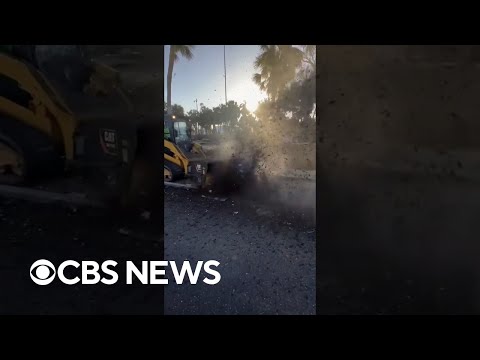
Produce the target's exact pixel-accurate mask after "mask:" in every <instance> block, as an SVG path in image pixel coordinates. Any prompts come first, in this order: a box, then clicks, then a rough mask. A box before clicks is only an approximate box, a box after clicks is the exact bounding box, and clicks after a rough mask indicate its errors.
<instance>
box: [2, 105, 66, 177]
mask: <svg viewBox="0 0 480 360" xmlns="http://www.w3.org/2000/svg"><path fill="white" fill-rule="evenodd" d="M0 142H3V143H5V144H7V145H8V146H9V147H11V148H12V149H14V150H15V151H18V152H19V153H20V154H21V155H22V156H23V160H24V166H25V168H24V171H25V179H24V180H25V181H26V182H32V181H35V180H38V179H40V178H44V177H50V176H52V175H54V174H57V173H60V172H62V171H63V169H64V161H63V160H62V158H61V155H60V154H59V153H58V151H57V150H56V148H55V145H54V143H53V142H52V140H51V139H50V138H49V137H48V136H47V135H45V134H44V133H42V132H41V131H39V130H37V129H34V128H32V127H30V126H28V125H25V124H23V123H22V122H20V121H17V120H14V119H11V118H8V117H5V116H2V115H0Z"/></svg>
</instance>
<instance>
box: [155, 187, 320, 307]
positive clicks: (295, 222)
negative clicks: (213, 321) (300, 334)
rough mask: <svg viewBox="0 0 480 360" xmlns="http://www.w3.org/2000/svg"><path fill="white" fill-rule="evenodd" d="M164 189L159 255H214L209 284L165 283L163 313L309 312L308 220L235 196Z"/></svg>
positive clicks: (311, 260)
mask: <svg viewBox="0 0 480 360" xmlns="http://www.w3.org/2000/svg"><path fill="white" fill-rule="evenodd" d="M204 196H205V197H202V195H201V194H199V193H197V192H193V191H187V190H184V189H173V188H166V189H165V214H164V219H165V258H166V259H168V260H175V261H179V262H180V261H184V260H190V261H193V262H196V261H199V260H203V261H206V260H212V259H213V260H217V261H219V262H220V266H219V268H218V269H219V272H220V273H221V276H222V279H221V281H220V283H218V284H217V285H206V284H204V283H199V284H197V285H186V284H184V285H177V284H169V285H167V286H166V289H165V314H189V315H191V314H242V315H251V314H315V255H316V254H315V225H314V224H313V223H312V222H311V221H309V220H308V217H307V218H305V216H302V215H301V214H298V213H296V212H295V211H288V210H286V209H285V208H284V209H282V207H281V206H272V205H266V204H264V203H262V202H260V201H259V200H255V199H247V198H245V197H242V196H241V195H236V196H235V195H233V196H229V198H228V199H227V200H225V201H220V200H215V199H214V197H215V195H211V194H208V193H207V194H206V195H204Z"/></svg>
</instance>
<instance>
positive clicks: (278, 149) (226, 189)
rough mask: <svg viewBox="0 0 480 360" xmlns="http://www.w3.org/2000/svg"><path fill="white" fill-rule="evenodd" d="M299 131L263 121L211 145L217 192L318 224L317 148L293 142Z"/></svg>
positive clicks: (313, 145)
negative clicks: (267, 205)
mask: <svg viewBox="0 0 480 360" xmlns="http://www.w3.org/2000/svg"><path fill="white" fill-rule="evenodd" d="M314 129H315V128H314V127H312V129H311V131H315V130H314ZM294 131H295V130H292V129H291V128H290V127H289V126H286V125H285V123H282V122H280V121H279V122H269V123H262V122H259V124H258V126H257V127H256V128H255V129H251V128H250V129H241V130H239V131H237V132H235V133H233V134H229V135H227V136H223V137H222V138H221V139H220V140H219V143H218V144H216V145H213V146H210V147H209V146H206V147H205V149H206V150H207V152H208V154H209V157H210V158H211V159H212V163H213V166H212V167H211V169H210V170H211V173H212V176H213V178H214V179H215V191H216V192H217V193H223V194H232V193H236V194H241V196H244V197H248V198H252V199H255V200H256V201H261V202H264V203H268V204H271V205H272V206H276V207H277V208H278V207H281V208H282V209H284V210H285V211H294V212H299V213H302V214H304V215H305V216H306V217H307V218H308V219H309V220H310V221H313V222H315V214H316V212H315V209H316V206H315V202H316V200H315V199H316V197H315V172H316V163H315V143H308V142H305V143H300V142H294V141H292V138H293V136H292V133H293V132H294Z"/></svg>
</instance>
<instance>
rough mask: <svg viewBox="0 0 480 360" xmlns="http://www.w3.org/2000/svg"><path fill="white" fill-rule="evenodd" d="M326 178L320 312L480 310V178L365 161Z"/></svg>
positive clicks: (321, 191) (321, 190) (322, 178)
mask: <svg viewBox="0 0 480 360" xmlns="http://www.w3.org/2000/svg"><path fill="white" fill-rule="evenodd" d="M318 179H319V183H318V186H317V194H318V197H319V199H321V201H319V206H317V214H318V223H317V229H318V242H317V248H318V258H317V306H318V313H319V314H478V313H480V307H479V304H480V302H479V296H480V291H479V290H480V286H479V285H480V267H479V266H478V258H479V256H480V245H479V242H478V234H480V222H479V221H478V214H479V213H480V192H479V191H478V187H479V183H478V182H476V181H468V180H465V179H458V178H455V177H454V176H442V177H440V176H432V175H431V174H430V175H429V174H424V175H420V174H414V173H410V174H408V173H393V172H386V171H381V170H378V169H377V170H367V169H358V168H357V169H354V168H344V169H337V170H331V169H330V170H329V171H328V172H324V173H320V174H319V176H318Z"/></svg>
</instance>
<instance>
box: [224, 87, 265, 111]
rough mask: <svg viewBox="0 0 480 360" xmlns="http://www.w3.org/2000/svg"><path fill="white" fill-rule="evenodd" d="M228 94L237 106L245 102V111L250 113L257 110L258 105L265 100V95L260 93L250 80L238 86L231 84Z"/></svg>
mask: <svg viewBox="0 0 480 360" xmlns="http://www.w3.org/2000/svg"><path fill="white" fill-rule="evenodd" d="M230 94H231V95H230V96H231V99H232V100H235V101H236V102H237V103H238V104H241V103H243V102H244V101H246V103H247V109H248V110H250V112H254V111H255V110H257V107H258V104H259V103H260V102H261V101H262V100H264V99H265V98H266V95H265V94H264V93H262V92H261V91H260V89H259V88H258V86H257V85H256V84H255V83H254V82H253V81H251V80H244V81H242V82H240V83H239V84H231V85H230ZM227 95H228V93H227Z"/></svg>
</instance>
